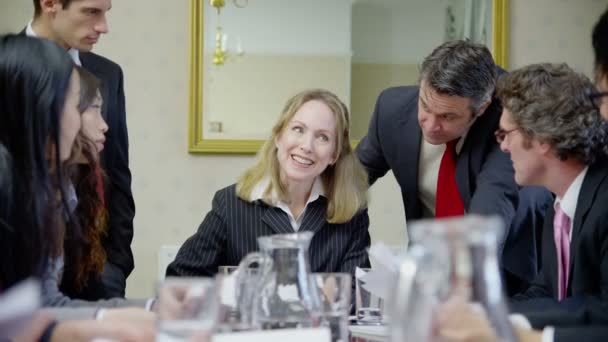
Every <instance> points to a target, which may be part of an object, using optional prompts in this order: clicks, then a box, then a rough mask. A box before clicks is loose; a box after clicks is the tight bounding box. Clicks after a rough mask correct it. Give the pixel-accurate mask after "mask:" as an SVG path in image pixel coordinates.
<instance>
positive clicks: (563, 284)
mask: <svg viewBox="0 0 608 342" xmlns="http://www.w3.org/2000/svg"><path fill="white" fill-rule="evenodd" d="M553 240H554V241H555V251H556V255H557V299H559V300H562V299H564V298H566V290H567V289H568V273H569V272H570V218H569V217H568V215H566V213H565V212H564V211H563V210H562V208H561V207H560V205H559V203H557V205H556V207H555V216H554V217H553Z"/></svg>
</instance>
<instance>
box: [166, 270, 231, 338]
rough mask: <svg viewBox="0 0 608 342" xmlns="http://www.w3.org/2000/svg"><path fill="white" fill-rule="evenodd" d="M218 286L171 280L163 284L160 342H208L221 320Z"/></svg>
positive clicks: (205, 281) (210, 281)
mask: <svg viewBox="0 0 608 342" xmlns="http://www.w3.org/2000/svg"><path fill="white" fill-rule="evenodd" d="M218 285H219V284H218V281H216V280H215V279H213V278H167V279H166V280H164V281H163V282H161V283H160V285H159V287H158V294H157V296H158V306H157V310H158V312H157V328H158V329H157V330H158V332H157V338H156V341H157V342H173V341H192V342H194V341H206V340H207V339H208V338H209V337H210V336H211V334H212V333H213V330H214V328H215V326H216V323H217V319H218V314H219V303H220V301H219V293H218V288H219V286H218Z"/></svg>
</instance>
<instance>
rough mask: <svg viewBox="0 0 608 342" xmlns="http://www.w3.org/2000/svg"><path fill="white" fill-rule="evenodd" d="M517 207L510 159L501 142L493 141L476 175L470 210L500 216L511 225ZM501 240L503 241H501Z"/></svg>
mask: <svg viewBox="0 0 608 342" xmlns="http://www.w3.org/2000/svg"><path fill="white" fill-rule="evenodd" d="M516 206H517V185H516V184H515V178H514V174H513V167H512V166H511V160H510V159H509V155H508V154H506V153H504V152H502V151H501V150H500V147H499V146H498V144H494V145H493V146H492V147H491V150H490V151H489V153H488V155H487V157H486V160H485V162H484V163H483V166H482V168H481V171H480V172H479V174H478V175H477V179H476V182H475V191H474V192H473V194H472V196H471V202H470V204H469V208H468V212H469V213H475V214H481V215H499V216H500V217H501V218H502V219H503V220H504V222H505V223H506V224H507V227H508V224H509V223H510V222H511V221H512V220H513V217H515V208H516ZM505 235H506V234H505ZM501 243H504V241H499V244H501Z"/></svg>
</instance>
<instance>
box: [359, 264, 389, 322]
mask: <svg viewBox="0 0 608 342" xmlns="http://www.w3.org/2000/svg"><path fill="white" fill-rule="evenodd" d="M360 270H361V271H363V272H364V273H368V272H370V271H371V268H361V269H360ZM355 307H356V309H357V324H361V325H381V324H382V313H383V308H384V301H383V300H382V298H380V297H378V296H376V295H374V294H373V293H371V292H370V291H369V290H368V289H367V288H366V286H365V276H361V277H356V283H355Z"/></svg>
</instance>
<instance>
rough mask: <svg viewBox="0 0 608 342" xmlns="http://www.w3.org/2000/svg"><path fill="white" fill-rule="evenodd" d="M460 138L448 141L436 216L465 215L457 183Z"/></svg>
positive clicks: (440, 176) (438, 188)
mask: <svg viewBox="0 0 608 342" xmlns="http://www.w3.org/2000/svg"><path fill="white" fill-rule="evenodd" d="M457 142H458V139H454V140H452V141H449V142H447V143H446V144H445V145H446V146H445V152H443V157H441V164H440V165H439V176H438V177H437V194H436V197H435V217H449V216H462V215H464V204H463V203H462V198H461V197H460V192H459V191H458V185H457V184H456V143H457Z"/></svg>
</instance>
